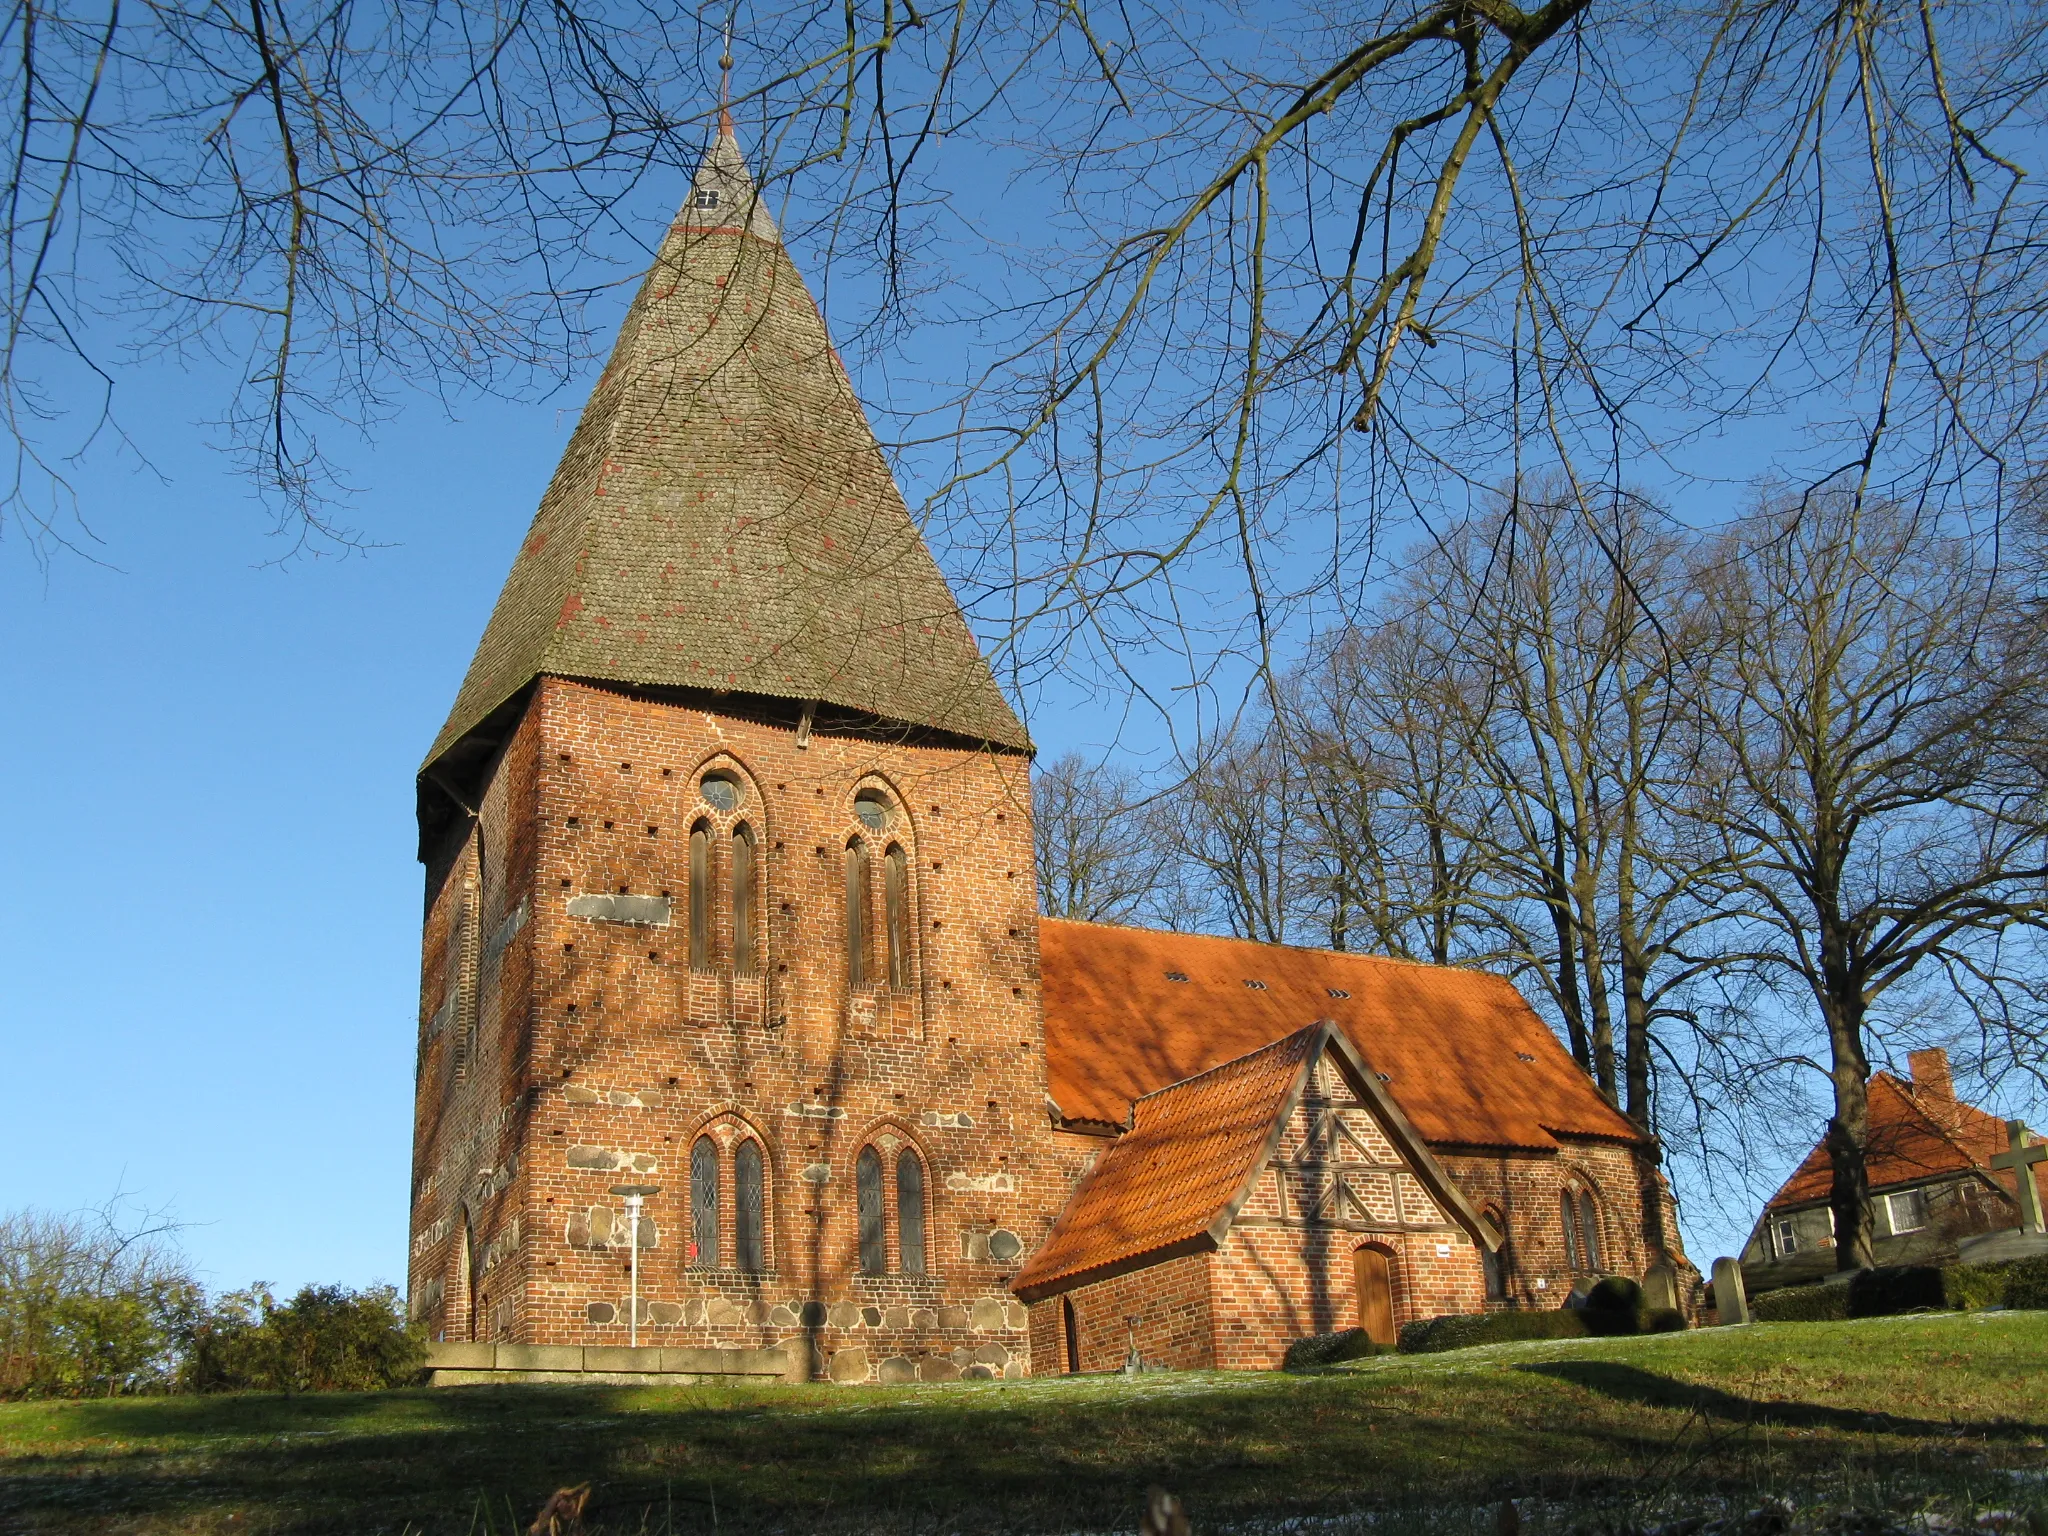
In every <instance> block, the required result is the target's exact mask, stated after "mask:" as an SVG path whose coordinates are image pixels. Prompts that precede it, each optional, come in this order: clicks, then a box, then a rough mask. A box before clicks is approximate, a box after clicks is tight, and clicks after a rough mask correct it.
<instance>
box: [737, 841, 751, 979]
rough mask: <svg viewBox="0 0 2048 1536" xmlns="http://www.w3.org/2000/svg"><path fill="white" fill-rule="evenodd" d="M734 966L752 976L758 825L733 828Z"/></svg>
mask: <svg viewBox="0 0 2048 1536" xmlns="http://www.w3.org/2000/svg"><path fill="white" fill-rule="evenodd" d="M732 968H733V969H734V970H735V971H737V972H738V973H739V974H740V975H742V976H750V975H752V974H753V972H754V969H755V960H754V829H753V828H752V827H750V826H748V825H747V824H746V823H745V822H741V823H740V824H739V825H738V826H737V827H734V828H733V829H732Z"/></svg>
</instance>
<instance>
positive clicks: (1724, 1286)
mask: <svg viewBox="0 0 2048 1536" xmlns="http://www.w3.org/2000/svg"><path fill="white" fill-rule="evenodd" d="M1714 1313H1715V1315H1716V1316H1717V1317H1719V1318H1720V1320H1721V1322H1722V1324H1723V1326H1726V1325H1727V1324H1730V1323H1746V1322H1748V1321H1749V1292H1748V1291H1746V1290H1744V1289H1743V1285H1742V1264H1741V1262H1740V1261H1739V1260H1736V1259H1716V1260H1714Z"/></svg>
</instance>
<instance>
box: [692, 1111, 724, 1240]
mask: <svg viewBox="0 0 2048 1536" xmlns="http://www.w3.org/2000/svg"><path fill="white" fill-rule="evenodd" d="M690 1262H691V1263H692V1264H694V1265H696V1266H698V1267H700V1268H703V1269H716V1268H718V1143H717V1142H715V1141H713V1140H712V1139H711V1138H710V1137H709V1136H699V1137H698V1138H697V1143H696V1145H695V1146H693V1147H691V1148H690Z"/></svg>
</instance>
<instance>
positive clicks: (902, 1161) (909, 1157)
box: [896, 1147, 924, 1275]
mask: <svg viewBox="0 0 2048 1536" xmlns="http://www.w3.org/2000/svg"><path fill="white" fill-rule="evenodd" d="M896 1250H897V1253H898V1254H899V1255H900V1257H901V1260H902V1268H903V1273H904V1274H906V1275H921V1274H923V1273H924V1159H923V1158H921V1157H919V1156H918V1155H917V1154H916V1153H915V1152H913V1151H911V1149H910V1148H908V1147H905V1148H904V1149H903V1150H902V1151H901V1152H898V1153H897V1154H896Z"/></svg>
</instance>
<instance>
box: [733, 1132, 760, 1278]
mask: <svg viewBox="0 0 2048 1536" xmlns="http://www.w3.org/2000/svg"><path fill="white" fill-rule="evenodd" d="M763 1183H764V1180H763V1178H762V1159H761V1144H760V1143H759V1142H758V1141H754V1140H751V1139H749V1140H747V1141H743V1142H741V1143H740V1149H739V1151H737V1152H735V1153H734V1154H733V1159H732V1194H733V1212H732V1214H733V1240H734V1241H733V1246H734V1247H735V1248H737V1249H738V1250H739V1252H738V1255H737V1257H738V1261H739V1267H740V1268H741V1269H743V1270H745V1271H746V1272H747V1273H748V1274H750V1275H758V1274H760V1273H761V1272H762V1271H764V1270H765V1269H767V1267H768V1264H767V1244H766V1243H765V1242H764V1241H763V1232H764V1228H765V1226H766V1222H765V1221H764V1220H763V1219H762V1218H763V1215H764V1210H763V1206H764V1203H765V1201H764V1192H763V1189H762V1185H763Z"/></svg>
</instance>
